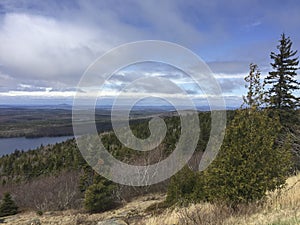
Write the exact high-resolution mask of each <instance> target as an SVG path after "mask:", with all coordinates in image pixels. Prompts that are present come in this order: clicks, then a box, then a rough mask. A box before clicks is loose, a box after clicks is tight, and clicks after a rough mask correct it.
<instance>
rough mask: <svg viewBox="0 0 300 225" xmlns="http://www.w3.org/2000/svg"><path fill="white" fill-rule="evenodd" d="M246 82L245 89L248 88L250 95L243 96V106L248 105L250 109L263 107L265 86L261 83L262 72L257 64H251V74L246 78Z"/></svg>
mask: <svg viewBox="0 0 300 225" xmlns="http://www.w3.org/2000/svg"><path fill="white" fill-rule="evenodd" d="M245 81H246V82H247V84H246V85H245V87H246V88H248V93H247V95H246V96H243V100H244V104H243V105H247V106H248V107H250V108H253V107H259V106H261V104H262V98H263V85H262V84H261V82H260V70H259V69H258V66H257V65H256V64H254V63H251V64H250V72H249V74H248V75H247V76H246V77H245Z"/></svg>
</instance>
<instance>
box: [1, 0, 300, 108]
mask: <svg viewBox="0 0 300 225" xmlns="http://www.w3.org/2000/svg"><path fill="white" fill-rule="evenodd" d="M299 12H300V1H298V0H294V1H291V0H287V1H277V0H272V1H271V0H266V1H258V0H239V1H233V0H227V1H221V0H210V1H208V0H189V1H186V0H163V1H152V0H151V1H150V0H144V1H138V0H105V1H104V0H103V1H102V0H101V1H90V0H74V1H70V0H53V1H49V0H45V1H40V0H31V1H29V0H0V104H50V103H51V104H52V103H53V104H54V103H72V99H73V97H74V95H75V93H76V91H78V92H84V90H81V89H78V88H77V85H78V82H79V81H80V79H81V77H82V75H83V73H84V72H85V70H86V69H87V68H88V67H89V65H91V63H93V62H94V61H95V60H96V59H97V58H99V57H100V56H101V55H103V54H104V53H106V52H107V51H109V50H111V49H112V48H115V47H117V46H119V45H122V44H126V43H128V42H135V41H141V40H162V41H168V42H173V43H176V44H179V45H182V46H184V47H186V48H188V49H190V50H191V51H193V52H194V53H195V54H197V55H198V56H199V57H200V58H201V59H202V60H203V61H204V62H205V63H207V65H208V66H209V67H210V69H211V70H212V72H213V74H214V77H215V78H216V79H217V81H218V82H219V84H220V87H221V89H222V93H223V96H224V98H225V101H226V104H227V105H229V106H239V105H240V104H241V99H242V95H245V93H246V89H245V87H244V85H245V83H244V80H243V78H244V77H245V76H246V75H247V74H248V73H249V64H250V63H252V62H253V63H256V64H258V66H259V68H260V70H261V71H262V77H264V76H266V75H267V73H268V71H270V70H271V67H270V62H271V60H270V53H271V52H272V51H275V52H276V50H277V49H276V46H277V45H278V40H279V39H280V35H281V34H282V33H283V32H285V33H286V35H288V36H290V37H291V40H292V41H293V49H294V50H297V49H300V35H299V30H300V23H299V21H300V13H299ZM158 54H159V52H158ZM298 55H299V54H298ZM143 76H156V77H162V78H166V79H171V80H172V81H173V82H174V83H175V84H177V85H178V86H179V87H181V88H183V89H185V90H186V91H187V93H188V94H189V96H190V97H191V98H192V99H195V101H198V102H197V104H202V103H203V102H205V101H202V100H203V98H204V95H203V93H201V90H199V87H197V86H195V85H193V84H191V82H190V81H189V80H188V78H186V77H187V75H186V74H185V73H183V72H182V71H180V70H178V69H177V68H174V67H172V66H170V65H164V64H162V63H149V62H145V63H139V64H136V65H131V66H128V67H126V68H123V69H121V70H120V71H116V73H115V74H114V75H113V77H112V78H111V79H110V80H108V81H107V82H106V85H105V87H103V90H102V91H104V93H105V96H104V97H105V98H113V97H114V96H115V95H116V94H117V93H119V91H120V90H122V88H124V86H126V85H127V84H129V83H130V82H132V80H134V79H135V78H139V77H143ZM297 79H298V80H299V75H298V77H297ZM143 91H145V88H144V87H143V85H140V86H139V87H136V88H134V89H132V90H130V91H129V93H130V94H134V93H141V92H143ZM130 94H128V95H129V96H130ZM150 94H151V93H150ZM203 104H204V103H203Z"/></svg>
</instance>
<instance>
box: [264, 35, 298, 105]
mask: <svg viewBox="0 0 300 225" xmlns="http://www.w3.org/2000/svg"><path fill="white" fill-rule="evenodd" d="M279 43H280V44H279V45H278V46H277V49H278V50H279V53H274V52H272V53H271V59H272V60H273V61H274V62H273V63H271V66H272V67H273V71H272V72H269V75H268V76H267V77H266V78H265V84H266V85H270V88H269V89H268V90H267V92H266V93H265V94H266V99H265V100H266V103H267V104H268V105H269V106H270V107H273V108H276V109H295V108H296V107H297V106H299V101H300V98H299V97H296V96H294V95H293V91H295V90H299V89H300V83H299V82H298V81H297V80H296V79H295V78H296V76H297V70H298V64H299V60H298V57H295V55H296V54H297V51H293V50H292V49H291V48H292V41H291V40H290V38H289V37H286V36H285V34H284V33H283V34H282V35H281V39H280V40H279Z"/></svg>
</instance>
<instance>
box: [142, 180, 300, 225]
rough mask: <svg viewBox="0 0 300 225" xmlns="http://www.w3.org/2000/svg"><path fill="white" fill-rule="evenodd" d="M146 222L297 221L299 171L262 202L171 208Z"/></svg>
mask: <svg viewBox="0 0 300 225" xmlns="http://www.w3.org/2000/svg"><path fill="white" fill-rule="evenodd" d="M144 224H146V225H173V224H180V225H198V224H203V225H205V224H207V225H210V224H214V225H218V224H220V225H221V224H222V225H234V224H239V225H251V224H253V225H254V224H255V225H257V224H262V225H263V224H266V225H268V224H274V225H275V224H276V225H277V224H278V225H280V224H282V225H283V224H300V174H298V175H297V176H293V177H290V178H289V179H288V180H287V186H286V187H285V188H284V189H283V190H281V191H280V192H279V191H275V192H271V193H268V197H267V199H266V201H265V202H264V203H262V204H251V205H248V206H240V207H239V208H238V209H237V210H235V211H233V210H231V209H230V208H228V207H226V206H220V205H215V204H210V203H201V204H192V205H190V206H189V207H186V208H178V207H177V208H175V209H173V210H168V211H166V212H164V213H163V214H161V215H159V216H155V217H151V218H149V219H147V220H146V221H145V222H144Z"/></svg>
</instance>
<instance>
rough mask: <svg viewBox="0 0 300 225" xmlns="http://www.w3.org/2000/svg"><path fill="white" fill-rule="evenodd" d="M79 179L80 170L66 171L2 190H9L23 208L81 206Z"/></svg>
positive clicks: (54, 208) (39, 208)
mask: <svg viewBox="0 0 300 225" xmlns="http://www.w3.org/2000/svg"><path fill="white" fill-rule="evenodd" d="M78 181H79V173H78V172H76V171H65V172H62V173H60V174H59V175H57V176H46V177H40V178H37V179H35V180H32V181H30V182H26V183H21V184H14V185H13V184H10V185H7V186H6V187H5V188H2V190H0V192H1V193H2V191H3V192H4V191H9V192H10V193H11V194H12V196H13V197H14V199H15V201H16V203H17V205H18V206H19V207H20V208H23V209H35V210H41V211H46V210H63V209H70V208H79V207H80V206H81V198H82V196H81V195H82V194H81V193H80V191H79V189H78ZM5 189H6V190H5Z"/></svg>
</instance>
